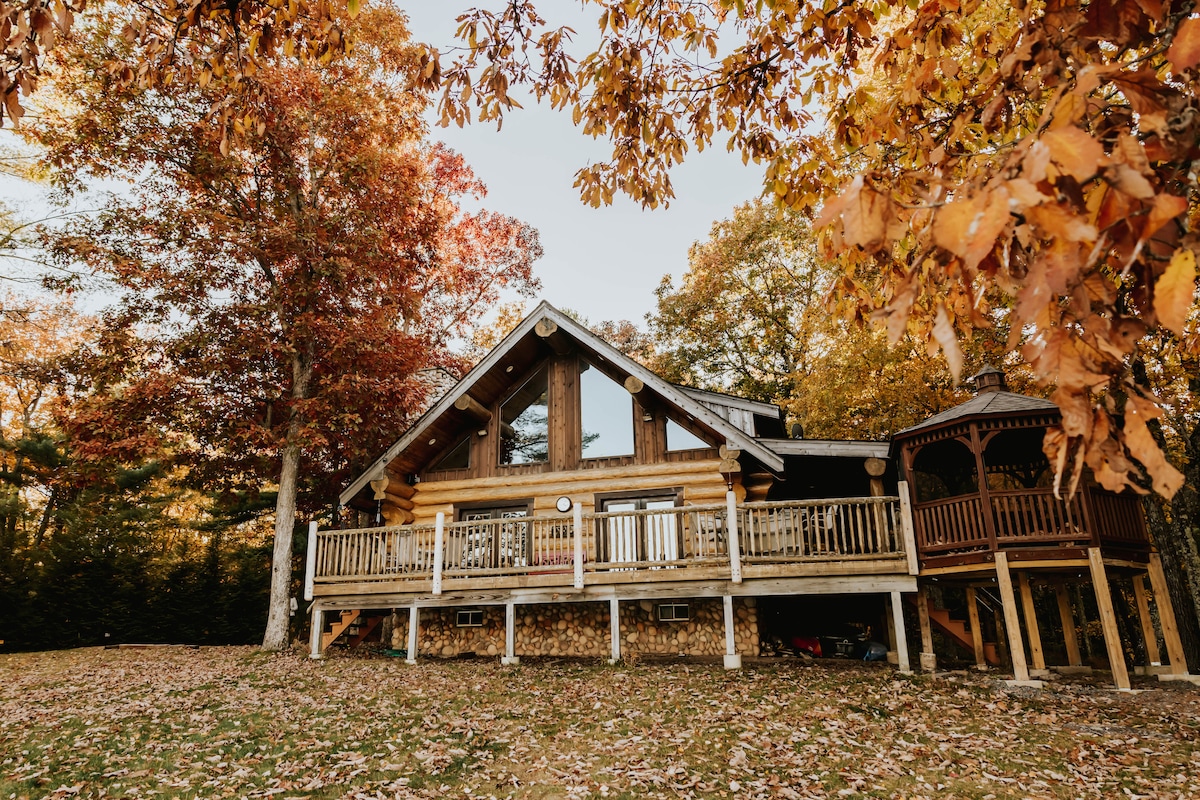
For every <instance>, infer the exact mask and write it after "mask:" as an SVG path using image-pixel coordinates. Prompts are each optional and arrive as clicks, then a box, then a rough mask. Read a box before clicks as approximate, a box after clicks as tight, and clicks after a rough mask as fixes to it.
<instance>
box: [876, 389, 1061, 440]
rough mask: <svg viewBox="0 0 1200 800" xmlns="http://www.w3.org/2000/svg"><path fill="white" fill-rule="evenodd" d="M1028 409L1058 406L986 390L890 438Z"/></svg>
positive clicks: (1053, 408)
mask: <svg viewBox="0 0 1200 800" xmlns="http://www.w3.org/2000/svg"><path fill="white" fill-rule="evenodd" d="M1029 411H1034V412H1037V411H1040V412H1054V411H1058V406H1056V405H1054V403H1051V402H1050V401H1049V400H1043V399H1042V398H1040V397H1029V396H1028V395H1023V394H1016V393H1015V392H988V393H986V394H978V395H975V396H974V397H972V398H971V399H970V400H968V401H967V402H965V403H960V404H958V405H956V406H955V407H954V408H948V409H946V410H945V411H943V412H941V413H940V414H934V415H933V416H932V417H930V418H929V419H927V420H925V421H924V422H919V423H917V424H916V425H913V426H912V427H910V428H905V429H904V430H902V431H897V432H896V434H895V435H894V436H893V437H892V438H893V439H900V438H903V437H905V436H908V435H909V434H911V433H915V432H917V431H920V430H924V429H925V428H932V427H934V426H937V425H944V424H946V423H947V422H953V421H955V420H958V419H964V418H966V417H975V416H979V415H986V414H1019V413H1021V412H1029Z"/></svg>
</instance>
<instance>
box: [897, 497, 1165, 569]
mask: <svg viewBox="0 0 1200 800" xmlns="http://www.w3.org/2000/svg"><path fill="white" fill-rule="evenodd" d="M913 527H914V530H915V538H916V544H917V550H918V553H919V556H920V562H921V566H922V568H926V567H945V566H953V565H956V564H962V565H968V564H976V563H981V562H985V561H992V560H993V559H994V554H995V553H996V552H997V551H999V550H1005V551H1008V552H1009V553H1010V557H1012V555H1013V554H1015V555H1016V558H1022V557H1025V556H1028V557H1030V558H1038V559H1053V558H1063V559H1071V558H1081V557H1082V558H1083V559H1086V558H1087V555H1086V549H1087V548H1089V547H1099V548H1101V549H1102V550H1103V551H1104V552H1105V553H1106V555H1113V556H1116V557H1120V558H1125V559H1129V560H1133V561H1142V562H1144V561H1145V560H1146V559H1147V558H1148V556H1149V553H1150V537H1149V534H1148V533H1147V530H1146V523H1145V519H1144V518H1143V516H1142V510H1141V500H1140V498H1139V497H1138V496H1137V495H1134V494H1131V493H1121V494H1116V493H1113V492H1109V491H1106V490H1104V489H1102V488H1100V487H1097V486H1084V487H1081V489H1080V490H1079V491H1078V492H1077V493H1076V494H1075V495H1074V496H1073V497H1071V498H1070V499H1059V498H1056V497H1055V496H1054V492H1053V490H1051V489H1021V490H1018V491H996V490H991V491H987V492H982V493H975V494H967V495H960V496H957V497H949V498H945V499H942V500H934V501H931V502H925V503H917V504H915V505H914V506H913Z"/></svg>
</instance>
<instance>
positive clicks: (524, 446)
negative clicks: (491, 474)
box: [500, 367, 550, 464]
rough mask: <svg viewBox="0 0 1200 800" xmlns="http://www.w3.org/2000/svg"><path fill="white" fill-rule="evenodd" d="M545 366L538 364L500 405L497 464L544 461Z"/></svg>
mask: <svg viewBox="0 0 1200 800" xmlns="http://www.w3.org/2000/svg"><path fill="white" fill-rule="evenodd" d="M548 397H549V392H548V390H547V381H546V368H545V367H542V368H541V369H539V370H538V371H537V372H536V373H534V375H533V377H531V378H530V379H529V380H527V381H525V383H524V384H522V386H521V388H520V389H517V391H515V392H513V394H512V395H511V396H510V397H509V398H508V399H507V400H505V401H504V403H503V405H501V406H500V463H501V464H537V463H540V462H543V461H546V460H548V457H549V447H548V445H549V441H550V424H549V422H550V420H549V406H548Z"/></svg>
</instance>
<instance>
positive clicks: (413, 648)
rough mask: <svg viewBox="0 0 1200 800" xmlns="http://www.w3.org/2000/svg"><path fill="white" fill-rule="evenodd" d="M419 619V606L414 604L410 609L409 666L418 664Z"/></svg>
mask: <svg viewBox="0 0 1200 800" xmlns="http://www.w3.org/2000/svg"><path fill="white" fill-rule="evenodd" d="M417 617H418V611H417V604H416V603H413V604H412V606H411V607H409V609H408V657H407V658H406V659H405V661H407V662H408V663H409V664H416V663H417V625H418V619H417Z"/></svg>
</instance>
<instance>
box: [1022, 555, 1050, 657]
mask: <svg viewBox="0 0 1200 800" xmlns="http://www.w3.org/2000/svg"><path fill="white" fill-rule="evenodd" d="M1017 585H1018V586H1019V587H1020V589H1021V611H1022V612H1023V613H1024V614H1025V632H1026V634H1027V635H1028V636H1029V656H1030V658H1031V659H1032V660H1033V669H1034V671H1035V672H1039V673H1042V674H1045V672H1046V657H1045V655H1043V654H1042V634H1041V629H1040V628H1038V621H1037V609H1036V608H1035V607H1034V605H1033V587H1032V586H1030V585H1029V574H1028V573H1026V572H1018V573H1017Z"/></svg>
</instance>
